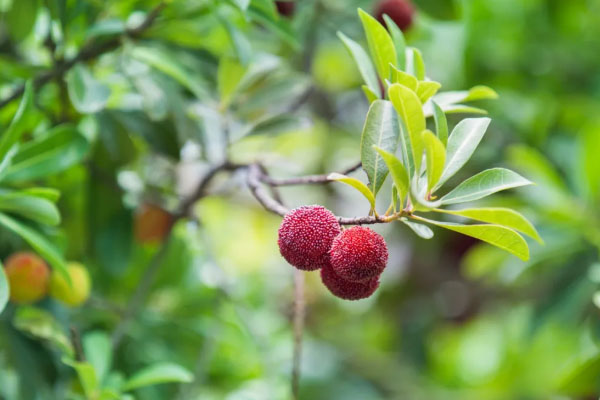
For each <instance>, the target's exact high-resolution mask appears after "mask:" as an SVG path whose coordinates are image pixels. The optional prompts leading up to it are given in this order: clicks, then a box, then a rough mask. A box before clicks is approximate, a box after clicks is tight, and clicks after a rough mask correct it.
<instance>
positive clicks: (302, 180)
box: [261, 162, 362, 186]
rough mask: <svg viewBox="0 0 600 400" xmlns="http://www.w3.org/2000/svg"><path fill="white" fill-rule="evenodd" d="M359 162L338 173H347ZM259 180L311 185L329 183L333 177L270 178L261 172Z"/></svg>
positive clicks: (278, 183) (359, 165)
mask: <svg viewBox="0 0 600 400" xmlns="http://www.w3.org/2000/svg"><path fill="white" fill-rule="evenodd" d="M361 165H362V164H361V163H360V162H358V163H356V164H354V165H352V166H351V167H348V168H346V169H345V170H343V171H340V172H339V173H340V174H342V175H347V174H349V173H352V172H354V171H356V170H357V169H359V168H360V167H361ZM261 181H262V182H263V183H266V184H267V185H269V186H293V185H312V184H320V183H329V182H333V179H329V174H326V175H308V176H299V177H294V178H283V179H282V178H272V177H270V176H268V175H265V174H263V176H261Z"/></svg>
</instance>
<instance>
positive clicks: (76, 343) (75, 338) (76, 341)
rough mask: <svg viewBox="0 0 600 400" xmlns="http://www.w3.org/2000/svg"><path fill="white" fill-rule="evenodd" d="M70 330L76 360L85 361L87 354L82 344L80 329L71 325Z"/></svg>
mask: <svg viewBox="0 0 600 400" xmlns="http://www.w3.org/2000/svg"><path fill="white" fill-rule="evenodd" d="M69 332H70V336H71V344H72V346H73V351H74V353H75V360H76V361H79V362H84V361H85V354H84V353H83V346H82V345H81V335H80V334H79V330H78V329H77V327H76V326H75V325H71V326H70V327H69Z"/></svg>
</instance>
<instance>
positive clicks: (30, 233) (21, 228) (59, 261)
mask: <svg viewBox="0 0 600 400" xmlns="http://www.w3.org/2000/svg"><path fill="white" fill-rule="evenodd" d="M0 225H2V226H3V227H4V228H6V229H8V230H10V231H12V232H14V233H15V234H17V235H19V236H21V237H22V238H23V239H24V240H25V241H26V242H27V243H29V245H30V246H31V247H32V248H33V249H34V250H35V251H37V252H38V253H39V254H40V256H42V257H43V258H44V259H45V260H46V261H48V262H49V263H50V265H52V267H53V268H56V270H57V271H59V272H60V273H61V274H62V275H63V276H64V277H65V279H67V280H68V281H69V282H70V280H71V278H70V277H69V274H68V273H67V269H66V265H65V261H64V260H63V258H62V256H61V255H60V253H59V252H58V250H57V249H56V248H55V247H54V245H53V244H51V243H50V242H49V241H48V240H47V239H46V238H45V237H43V236H42V235H41V234H39V233H38V232H37V231H35V230H33V229H32V228H30V227H29V226H27V225H24V224H22V223H21V222H18V221H17V220H15V219H13V218H11V217H9V216H8V215H6V214H3V213H0Z"/></svg>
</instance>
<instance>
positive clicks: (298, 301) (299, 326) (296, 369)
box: [292, 269, 306, 400]
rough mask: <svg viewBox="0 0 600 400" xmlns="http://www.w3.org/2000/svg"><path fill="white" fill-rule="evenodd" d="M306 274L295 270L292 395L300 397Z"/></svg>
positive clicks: (295, 398) (295, 399)
mask: <svg viewBox="0 0 600 400" xmlns="http://www.w3.org/2000/svg"><path fill="white" fill-rule="evenodd" d="M305 312H306V309H305V304H304V274H303V272H302V271H300V270H298V269H296V270H294V356H293V360H292V396H293V398H294V400H298V399H299V398H300V373H301V368H302V336H303V332H304V316H305Z"/></svg>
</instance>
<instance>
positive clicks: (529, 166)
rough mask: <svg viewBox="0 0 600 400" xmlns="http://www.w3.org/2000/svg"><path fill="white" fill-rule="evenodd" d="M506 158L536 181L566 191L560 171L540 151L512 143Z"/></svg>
mask: <svg viewBox="0 0 600 400" xmlns="http://www.w3.org/2000/svg"><path fill="white" fill-rule="evenodd" d="M507 158H508V160H509V162H510V164H511V166H514V167H515V168H517V169H519V170H521V171H526V172H527V175H528V176H532V177H533V178H534V180H535V182H536V183H539V184H541V183H543V184H544V186H550V187H553V188H554V189H556V190H558V191H560V192H565V193H566V192H568V188H567V186H566V185H565V182H564V181H563V179H562V177H561V176H560V173H559V172H558V171H557V170H556V168H555V167H554V166H553V165H552V163H551V162H550V160H548V159H547V158H546V157H545V156H544V155H543V154H542V153H540V152H539V151H538V150H536V149H534V148H532V147H527V146H524V145H513V146H510V147H509V148H508V151H507Z"/></svg>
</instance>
